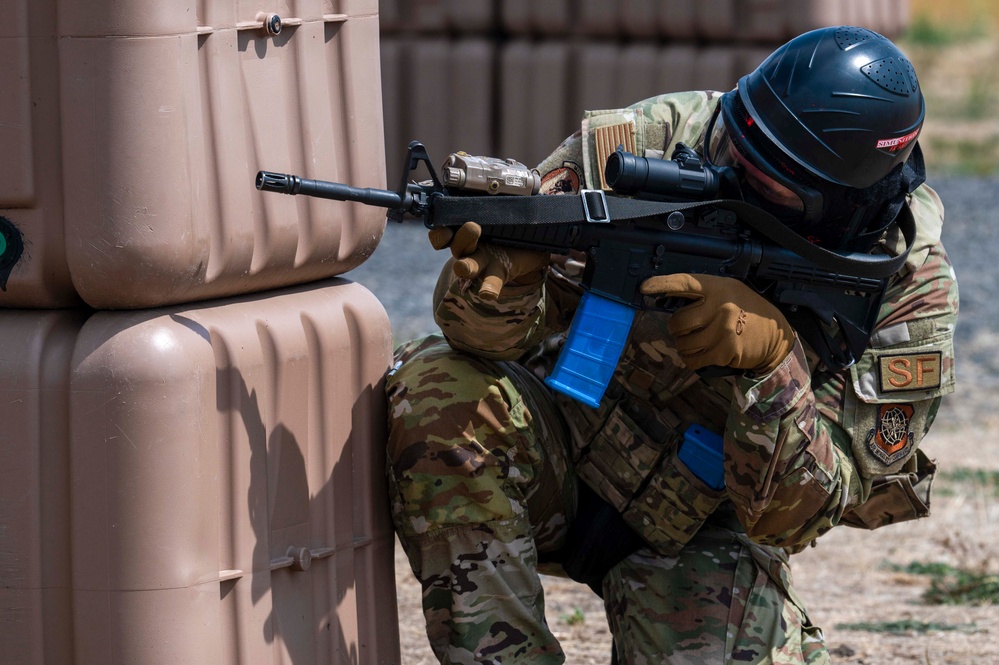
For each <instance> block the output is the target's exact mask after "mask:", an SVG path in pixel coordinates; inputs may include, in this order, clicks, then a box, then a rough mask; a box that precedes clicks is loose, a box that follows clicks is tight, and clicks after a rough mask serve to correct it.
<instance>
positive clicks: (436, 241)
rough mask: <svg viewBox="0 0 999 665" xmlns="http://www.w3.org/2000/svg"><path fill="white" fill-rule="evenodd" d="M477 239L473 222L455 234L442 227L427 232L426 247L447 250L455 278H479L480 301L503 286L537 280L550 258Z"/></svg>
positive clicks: (478, 229) (493, 295)
mask: <svg viewBox="0 0 999 665" xmlns="http://www.w3.org/2000/svg"><path fill="white" fill-rule="evenodd" d="M481 237H482V227H481V226H479V225H478V224H476V223H475V222H465V223H464V224H462V225H461V226H460V227H459V228H458V230H457V231H452V230H451V229H449V228H446V227H438V228H433V229H430V244H431V245H433V247H434V249H443V248H445V247H450V248H451V255H452V256H453V257H454V258H455V262H454V265H453V266H452V270H454V274H455V275H457V276H458V277H462V278H466V279H473V278H475V277H481V278H482V286H480V287H479V297H480V298H483V299H485V300H495V299H496V298H497V297H498V296H499V294H500V291H501V290H502V289H503V285H504V284H517V285H524V286H526V285H528V284H533V283H535V282H540V281H541V278H542V277H543V276H544V273H545V269H546V268H547V267H548V263H549V261H550V259H551V256H550V255H549V254H547V253H545V252H537V251H533V250H530V249H516V248H511V247H501V246H499V245H494V244H492V243H488V242H483V243H480V242H479V238H481Z"/></svg>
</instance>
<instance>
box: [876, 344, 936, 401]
mask: <svg viewBox="0 0 999 665" xmlns="http://www.w3.org/2000/svg"><path fill="white" fill-rule="evenodd" d="M942 359H943V354H942V353H941V352H940V351H927V352H925V353H910V354H905V355H888V356H880V357H879V358H878V374H879V376H880V380H881V381H880V382H881V391H882V392H886V393H890V392H900V391H903V390H933V389H935V388H939V387H940V385H941V382H942V381H943V377H941V375H940V370H941V361H942Z"/></svg>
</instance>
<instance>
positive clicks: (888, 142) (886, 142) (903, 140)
mask: <svg viewBox="0 0 999 665" xmlns="http://www.w3.org/2000/svg"><path fill="white" fill-rule="evenodd" d="M917 136H919V130H918V129H917V130H916V131H914V132H912V133H910V134H906V135H905V136H899V137H898V138H897V139H881V140H880V141H878V145H877V149H878V150H880V149H882V148H888V149H890V150H892V151H895V150H901V149H902V148H904V147H905V146H906V145H907V144H908V143H909V142H910V141H912V139H914V138H916V137H917Z"/></svg>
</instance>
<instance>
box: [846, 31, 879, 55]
mask: <svg viewBox="0 0 999 665" xmlns="http://www.w3.org/2000/svg"><path fill="white" fill-rule="evenodd" d="M877 37H878V35H877V34H875V33H873V32H871V31H870V30H866V29H864V28H853V27H843V28H840V29H839V30H837V31H836V44H838V45H839V47H840V48H841V49H843V50H844V51H847V50H849V49H851V48H853V47H854V46H856V45H857V44H863V43H864V42H866V41H869V40H871V39H877Z"/></svg>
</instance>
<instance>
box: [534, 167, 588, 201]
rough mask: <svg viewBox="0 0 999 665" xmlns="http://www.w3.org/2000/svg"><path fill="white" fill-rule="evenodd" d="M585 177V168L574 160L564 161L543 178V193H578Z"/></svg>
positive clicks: (541, 190) (541, 191)
mask: <svg viewBox="0 0 999 665" xmlns="http://www.w3.org/2000/svg"><path fill="white" fill-rule="evenodd" d="M582 177H583V169H582V167H580V166H579V164H575V163H573V162H562V166H560V167H558V168H557V169H552V170H551V171H549V172H548V173H546V174H545V175H544V177H543V178H541V189H540V191H539V193H541V194H576V193H577V192H579V183H580V181H581V180H582Z"/></svg>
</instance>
